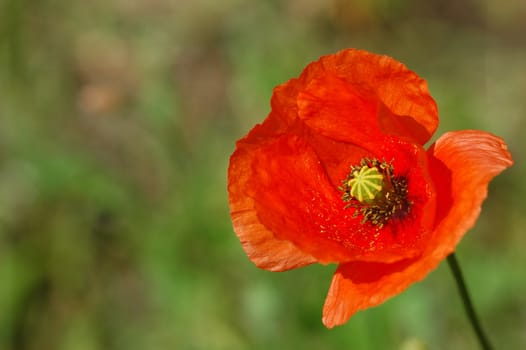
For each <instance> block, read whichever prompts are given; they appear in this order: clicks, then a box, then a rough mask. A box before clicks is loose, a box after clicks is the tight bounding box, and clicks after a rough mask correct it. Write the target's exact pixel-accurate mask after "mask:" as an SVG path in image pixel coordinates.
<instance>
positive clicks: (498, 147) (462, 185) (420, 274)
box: [323, 130, 513, 327]
mask: <svg viewBox="0 0 526 350" xmlns="http://www.w3.org/2000/svg"><path fill="white" fill-rule="evenodd" d="M428 154H429V158H430V167H431V174H432V176H433V179H434V181H435V186H436V187H437V194H438V199H437V200H438V217H437V219H436V220H437V222H436V226H435V230H434V232H433V234H432V238H431V239H430V240H429V241H428V243H427V247H426V249H425V251H424V253H423V254H422V256H421V257H420V258H416V259H407V260H405V261H400V262H397V263H394V264H375V263H368V262H352V263H346V264H342V265H340V266H339V267H338V269H337V271H336V273H335V275H334V278H333V281H332V284H331V286H330V288H329V293H328V296H327V299H326V301H325V306H324V310H323V322H324V323H325V325H326V326H327V327H334V326H337V325H340V324H343V323H345V322H346V321H347V320H348V319H349V318H350V317H351V316H352V315H353V314H354V313H355V312H356V311H358V310H362V309H365V308H368V307H371V306H375V305H378V304H380V303H382V302H384V301H385V300H386V299H388V298H390V297H392V296H394V295H396V294H398V293H400V292H402V291H403V290H404V289H406V288H407V287H408V286H409V285H411V284H412V283H414V282H417V281H419V280H421V279H423V278H424V277H425V276H426V275H427V274H428V273H429V272H430V271H432V270H434V269H435V268H436V267H437V266H438V264H439V263H440V262H441V261H442V260H443V259H445V258H446V256H447V255H449V254H450V253H452V252H453V251H454V250H455V247H456V245H457V244H458V242H459V241H460V239H461V238H462V236H463V235H464V234H465V233H466V232H467V230H469V229H470V228H471V227H472V226H473V225H474V223H475V221H476V219H477V218H478V216H479V213H480V208H481V205H482V202H483V201H484V199H485V198H486V195H487V188H488V184H489V182H490V181H491V179H492V178H493V177H495V176H496V175H498V174H499V173H500V172H501V171H503V170H504V169H506V168H507V167H509V166H511V165H512V164H513V161H512V159H511V155H510V153H509V152H508V150H507V148H506V145H505V143H504V141H503V140H502V139H500V138H498V137H496V136H494V135H491V134H489V133H485V132H482V131H471V130H467V131H458V132H450V133H447V134H444V135H443V136H442V137H441V138H439V139H438V140H437V141H436V143H435V144H434V145H433V146H432V147H431V148H430V150H429V151H428Z"/></svg>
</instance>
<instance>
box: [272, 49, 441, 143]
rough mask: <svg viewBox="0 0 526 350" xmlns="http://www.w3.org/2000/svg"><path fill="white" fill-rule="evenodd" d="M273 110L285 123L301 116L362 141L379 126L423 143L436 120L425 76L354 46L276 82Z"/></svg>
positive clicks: (338, 134) (324, 129) (328, 130)
mask: <svg viewBox="0 0 526 350" xmlns="http://www.w3.org/2000/svg"><path fill="white" fill-rule="evenodd" d="M338 107H340V108H338ZM272 109H273V111H274V112H276V113H278V114H279V115H280V116H281V117H282V118H283V119H284V120H285V121H286V122H287V123H293V122H294V120H296V119H297V118H298V117H300V118H301V119H303V120H305V121H307V123H308V124H309V125H310V126H311V127H315V128H316V129H317V130H318V132H321V133H323V134H324V135H326V136H329V137H335V138H336V139H339V140H345V141H349V140H351V142H353V143H355V144H360V145H362V144H361V143H360V142H362V141H363V140H365V141H367V140H368V137H374V135H376V134H378V132H380V131H381V132H383V133H385V134H389V135H396V136H401V137H407V138H409V139H411V140H413V141H415V142H417V143H419V144H424V143H425V142H427V141H428V140H429V138H430V137H431V135H432V134H433V133H434V131H435V130H436V127H437V125H438V112H437V107H436V103H435V101H434V100H433V98H432V97H431V96H430V95H429V92H428V89H427V84H426V82H425V81H424V80H423V79H421V78H420V77H418V76H417V75H416V74H415V73H414V72H412V71H410V70H409V69H407V67H405V66H404V65H403V64H402V63H400V62H397V61H395V60H393V59H392V58H390V57H387V56H380V55H375V54H371V53H368V52H365V51H360V50H355V49H349V50H343V51H341V52H339V53H337V54H334V55H328V56H323V57H321V58H320V59H319V60H318V61H316V62H313V63H311V64H310V65H308V66H307V67H306V68H305V70H304V71H303V72H302V74H301V75H300V77H299V78H298V79H292V80H290V81H288V82H287V83H285V84H283V85H280V86H278V87H276V89H275V90H274V94H273V96H272ZM357 129H358V130H360V132H361V134H360V133H358V132H357ZM349 135H351V136H349ZM356 142H358V143H356ZM363 146H366V144H363Z"/></svg>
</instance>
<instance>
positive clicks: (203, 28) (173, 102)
mask: <svg viewBox="0 0 526 350" xmlns="http://www.w3.org/2000/svg"><path fill="white" fill-rule="evenodd" d="M525 33H526V3H525V2H524V1H522V0H517V1H507V2H502V1H499V0H486V1H477V0H463V1H459V0H432V1H418V0H403V1H388V0H363V1H357V0H356V1H345V0H331V1H320V0H318V1H316V0H288V1H277V0H272V1H271V0H267V1H255V0H252V1H250V0H222V1H216V0H191V1H190V0H92V1H65V0H63V1H60V0H32V1H29V0H0V349H2V350H3V349H6V350H10V349H16V350H18V349H20V350H24V349H38V350H48V349H49V350H55V349H67V350H92V349H109V350H112V349H127V350H135V349H184V350H186V349H189V350H191V349H205V350H207V349H212V350H214V349H262V350H263V349H304V350H308V349H313V350H314V349H316V350H318V349H402V350H411V349H414V350H417V349H477V343H476V340H475V338H474V336H473V333H472V331H471V329H470V326H469V324H468V322H467V320H466V317H465V315H464V312H463V310H462V305H461V303H460V300H459V297H458V295H457V290H456V288H455V285H454V283H453V280H452V277H451V275H450V273H449V271H448V269H447V266H446V265H445V264H442V265H441V267H440V268H439V269H438V270H436V271H435V272H433V273H432V274H430V275H429V277H428V278H427V279H426V280H425V281H423V282H422V283H418V284H416V285H413V286H412V287H411V288H410V289H409V290H407V291H406V292H404V293H403V294H401V295H399V296H397V297H396V298H393V299H391V300H389V301H388V302H387V303H385V304H383V305H382V306H380V307H377V308H373V309H369V310H367V311H365V312H360V313H358V314H357V315H355V316H354V317H353V318H352V319H351V320H350V321H349V322H348V323H347V324H346V325H344V326H341V327H337V328H335V329H333V330H327V329H325V327H324V326H323V325H322V323H321V310H322V306H323V302H324V299H325V295H326V292H327V289H328V287H329V283H330V280H331V276H332V273H333V272H334V269H335V266H309V267H306V268H303V269H300V270H295V271H290V272H285V273H270V272H266V271H262V270H258V269H257V268H256V267H254V265H253V264H252V263H250V262H249V261H248V259H247V258H246V256H245V254H244V253H243V251H242V249H241V246H240V244H239V242H238V240H237V238H236V236H235V235H234V233H233V231H232V228H231V223H230V219H229V214H228V206H227V192H226V168H227V165H228V158H229V155H230V153H231V152H232V151H233V149H234V142H235V140H237V139H238V138H240V137H241V136H243V135H244V134H245V133H246V132H247V131H248V130H249V129H250V128H251V127H252V126H253V125H254V124H255V123H257V122H260V121H261V120H263V118H264V117H265V116H266V114H267V113H268V112H269V100H270V96H271V92H272V88H273V87H274V86H275V85H277V84H279V83H282V82H284V81H286V80H288V79H289V78H291V77H295V76H297V75H299V73H300V72H301V70H302V68H303V67H304V66H305V65H306V64H307V63H309V62H311V61H313V60H315V59H317V58H318V57H319V56H320V55H322V54H328V53H332V52H335V51H337V50H340V49H342V48H347V47H358V48H362V49H367V50H370V51H373V52H377V53H384V54H389V55H391V56H393V57H395V58H397V59H398V60H400V61H402V62H404V63H405V64H407V65H408V66H409V67H410V68H411V69H413V70H415V71H416V72H417V73H418V74H420V75H421V76H422V77H424V78H425V79H426V80H427V81H428V83H429V86H430V90H431V92H432V94H433V96H434V97H435V99H436V101H437V103H438V105H439V109H440V115H441V126H440V130H439V132H438V133H437V135H439V134H441V133H442V132H444V131H447V130H453V129H464V128H473V129H483V130H488V131H491V132H493V133H496V134H498V135H500V136H502V137H504V138H505V139H506V140H507V142H508V143H509V146H510V148H511V150H512V153H513V156H514V159H515V161H516V164H515V166H514V167H513V168H511V169H509V170H508V171H506V172H505V173H503V174H502V175H501V176H499V177H498V178H497V179H496V180H495V181H494V182H493V183H492V184H491V186H490V196H489V199H488V200H487V201H486V202H485V205H484V208H483V212H482V216H481V218H480V220H479V221H478V224H477V226H476V228H475V229H473V230H472V231H471V232H470V233H469V234H468V235H467V236H466V238H465V239H464V240H463V242H462V243H461V245H460V246H459V249H458V258H459V260H460V263H461V264H462V267H463V269H464V272H465V275H466V278H467V283H468V285H469V287H470V289H471V292H472V294H473V298H474V302H475V304H476V307H477V308H478V311H479V313H480V316H481V318H482V320H483V323H484V325H485V326H486V328H487V330H488V333H489V334H490V337H491V339H492V340H493V342H494V343H495V344H496V345H497V348H498V349H520V348H526V276H525V274H524V270H525V268H526V254H525V253H524V249H525V247H526V236H525V232H524V229H525V227H526V216H525V209H526V204H525V203H526V202H525V201H524V198H525V197H526V186H525V185H524V179H525V177H526V169H525V165H524V164H525V155H524V150H525V148H526V147H525V146H526V138H525V137H524V135H523V134H524V132H525V131H526V40H525V39H524V35H525Z"/></svg>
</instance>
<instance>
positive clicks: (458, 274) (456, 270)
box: [447, 253, 493, 350]
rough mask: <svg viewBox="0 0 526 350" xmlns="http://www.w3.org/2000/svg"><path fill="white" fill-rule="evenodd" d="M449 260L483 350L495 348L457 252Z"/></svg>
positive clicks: (465, 307)
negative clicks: (477, 309) (479, 313)
mask: <svg viewBox="0 0 526 350" xmlns="http://www.w3.org/2000/svg"><path fill="white" fill-rule="evenodd" d="M447 262H448V263H449V267H450V268H451V272H452V273H453V277H454V278H455V282H456V283H457V287H458V291H459V292H460V297H461V298H462V302H463V303H464V309H465V310H466V314H467V316H468V318H469V321H470V322H471V326H473V330H474V331H475V333H476V334H477V338H478V340H479V343H480V346H481V348H482V349H483V350H491V349H493V348H492V346H491V344H490V343H489V340H488V338H487V336H486V333H485V332H484V330H483V329H482V326H481V325H480V322H479V319H478V317H477V314H476V313H475V308H474V307H473V303H472V302H471V298H470V296H469V293H468V289H467V287H466V284H465V283H464V277H462V271H461V270H460V266H459V264H458V261H457V258H456V256H455V253H451V254H450V255H449V256H448V257H447Z"/></svg>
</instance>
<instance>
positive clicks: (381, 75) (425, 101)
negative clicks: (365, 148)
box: [320, 49, 438, 144]
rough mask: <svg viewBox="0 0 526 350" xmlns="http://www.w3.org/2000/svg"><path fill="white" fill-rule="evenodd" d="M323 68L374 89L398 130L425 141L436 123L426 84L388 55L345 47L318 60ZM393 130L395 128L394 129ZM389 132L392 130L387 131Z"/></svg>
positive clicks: (434, 106) (433, 106)
mask: <svg viewBox="0 0 526 350" xmlns="http://www.w3.org/2000/svg"><path fill="white" fill-rule="evenodd" d="M320 63H321V64H322V65H323V67H324V69H325V70H327V71H330V72H335V73H336V75H337V76H338V77H340V78H343V79H345V80H346V81H347V82H349V83H350V84H352V85H354V86H358V87H360V86H362V87H363V89H365V90H367V89H370V90H372V91H374V92H375V94H376V95H377V96H378V98H379V100H380V101H381V102H382V103H383V104H384V105H385V106H386V107H387V108H388V109H389V110H390V111H391V112H392V114H394V115H396V116H400V118H397V119H398V120H397V121H396V123H397V124H399V128H397V129H398V130H396V132H395V134H398V135H399V133H400V132H404V130H405V132H407V134H406V136H407V137H411V138H413V139H415V140H417V142H418V143H420V144H424V143H426V142H427V141H428V140H429V138H430V137H431V136H432V135H433V133H434V132H435V130H436V128H437V126H438V109H437V106H436V103H435V101H434V100H433V98H432V97H431V95H430V94H429V91H428V87H427V83H426V81H425V80H424V79H422V78H420V77H419V76H418V75H417V74H416V73H414V72H413V71H411V70H409V69H408V68H407V67H406V66H405V65H404V64H402V63H400V62H398V61H396V60H394V59H393V58H391V57H388V56H383V55H376V54H373V53H370V52H367V51H362V50H356V49H348V50H342V51H340V52H338V53H336V54H334V55H328V56H324V57H322V58H321V59H320ZM393 131H394V130H393ZM389 133H391V132H389Z"/></svg>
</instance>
